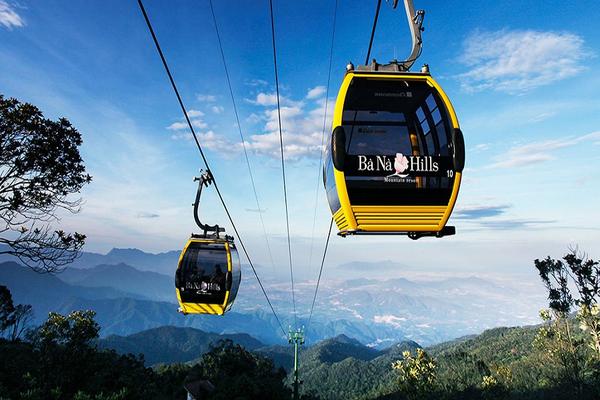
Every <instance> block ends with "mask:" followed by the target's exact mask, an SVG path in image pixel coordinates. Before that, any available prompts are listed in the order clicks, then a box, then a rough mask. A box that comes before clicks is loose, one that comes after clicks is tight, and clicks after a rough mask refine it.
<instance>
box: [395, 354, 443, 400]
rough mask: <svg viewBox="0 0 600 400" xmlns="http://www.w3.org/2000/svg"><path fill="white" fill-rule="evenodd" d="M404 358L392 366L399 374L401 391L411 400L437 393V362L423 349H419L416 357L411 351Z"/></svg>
mask: <svg viewBox="0 0 600 400" xmlns="http://www.w3.org/2000/svg"><path fill="white" fill-rule="evenodd" d="M402 356H403V357H404V358H403V359H402V360H400V361H396V362H394V363H393V364H392V368H393V369H394V370H396V372H397V374H398V386H399V388H400V389H399V391H400V392H402V393H403V394H404V395H405V396H406V398H407V399H409V400H412V399H425V398H428V397H429V396H430V395H431V394H432V393H433V392H434V391H435V384H436V364H435V361H434V360H433V359H432V358H431V357H430V356H429V355H428V354H427V353H426V352H425V350H423V349H417V351H416V354H415V355H414V356H413V355H412V354H411V352H410V351H405V352H404V353H402Z"/></svg>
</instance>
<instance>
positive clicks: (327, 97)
mask: <svg viewBox="0 0 600 400" xmlns="http://www.w3.org/2000/svg"><path fill="white" fill-rule="evenodd" d="M337 6H338V0H335V7H334V9H333V28H332V31H331V45H330V47H329V67H328V69H327V88H326V89H325V111H324V114H323V130H322V132H321V152H320V157H319V169H318V170H317V185H316V189H315V207H314V213H313V223H312V232H311V235H310V251H309V256H308V265H312V256H313V244H314V239H315V223H316V220H317V203H318V202H319V187H320V181H321V169H322V167H323V153H324V150H325V149H324V142H325V128H326V125H327V107H328V105H329V104H328V103H329V84H330V82H331V65H332V60H333V43H334V39H335V23H336V18H337Z"/></svg>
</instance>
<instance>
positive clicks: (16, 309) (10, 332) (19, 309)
mask: <svg viewBox="0 0 600 400" xmlns="http://www.w3.org/2000/svg"><path fill="white" fill-rule="evenodd" d="M32 318H33V310H32V307H31V306H30V305H29V304H27V305H25V304H18V305H16V306H15V305H14V304H13V299H12V294H11V293H10V290H9V289H8V288H7V287H6V286H2V285H0V337H3V336H6V337H8V338H9V339H10V340H13V341H14V340H17V339H19V338H20V337H21V335H22V334H23V333H24V332H25V330H26V329H27V327H28V326H29V323H30V322H31V319H32Z"/></svg>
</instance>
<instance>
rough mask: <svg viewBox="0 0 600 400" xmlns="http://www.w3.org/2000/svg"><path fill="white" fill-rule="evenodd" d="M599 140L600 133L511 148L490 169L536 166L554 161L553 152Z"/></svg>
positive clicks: (497, 158)
mask: <svg viewBox="0 0 600 400" xmlns="http://www.w3.org/2000/svg"><path fill="white" fill-rule="evenodd" d="M599 138H600V131H597V132H592V133H588V134H586V135H581V136H566V137H563V138H558V139H552V140H543V141H538V142H531V143H528V144H524V145H517V146H513V147H512V148H510V149H509V150H508V152H506V153H505V154H503V155H502V156H501V157H496V160H497V162H496V163H495V164H492V165H491V166H490V167H491V168H512V167H522V166H525V165H531V164H537V163H540V162H544V161H550V160H554V159H556V157H555V156H554V155H553V154H552V152H553V151H554V150H558V149H562V148H565V147H571V146H574V145H576V144H578V143H581V142H586V141H594V140H597V139H599Z"/></svg>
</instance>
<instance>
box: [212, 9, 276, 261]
mask: <svg viewBox="0 0 600 400" xmlns="http://www.w3.org/2000/svg"><path fill="white" fill-rule="evenodd" d="M208 2H209V4H210V12H211V14H212V19H213V23H214V25H215V33H216V34H217V40H218V42H219V50H220V51H221V60H223V68H224V69H225V77H226V78H227V86H228V88H229V95H230V97H231V103H232V104H233V112H234V114H235V121H236V123H237V126H238V131H239V134H240V140H241V141H242V148H243V149H244V157H245V159H246V165H247V166H248V174H249V175H250V182H251V183H252V191H253V192H254V199H255V200H256V208H257V211H258V215H259V217H260V224H261V225H262V229H263V234H264V237H265V242H266V244H267V251H268V253H269V260H270V261H271V266H272V267H273V268H275V263H274V262H273V253H272V252H271V246H270V244H269V237H268V236H267V229H266V228H265V220H264V218H263V216H262V211H261V207H260V201H259V200H258V194H257V192H256V184H255V183H254V174H253V173H252V168H251V166H250V159H249V158H248V151H247V149H246V141H245V139H244V134H243V133H242V125H241V124H240V117H239V113H238V109H237V104H236V102H235V97H234V95H233V89H232V87H231V79H230V77H229V69H228V68H227V62H226V61H225V52H224V51H223V44H222V42H221V35H220V33H219V26H218V24H217V17H216V16H215V10H214V8H213V2H212V0H209V1H208Z"/></svg>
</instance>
